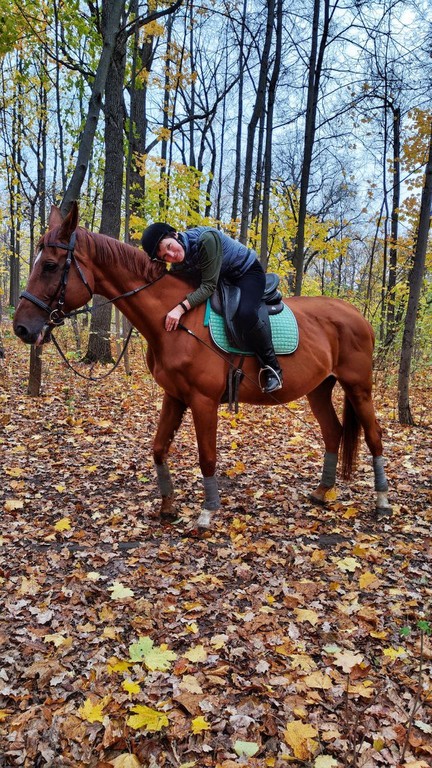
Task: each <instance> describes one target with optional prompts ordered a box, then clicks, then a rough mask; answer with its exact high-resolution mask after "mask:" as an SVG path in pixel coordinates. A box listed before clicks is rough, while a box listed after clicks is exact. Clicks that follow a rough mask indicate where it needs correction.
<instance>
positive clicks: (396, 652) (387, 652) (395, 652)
mask: <svg viewBox="0 0 432 768" xmlns="http://www.w3.org/2000/svg"><path fill="white" fill-rule="evenodd" d="M383 653H384V656H388V657H389V659H392V661H394V660H395V659H398V658H400V656H406V650H405V648H402V646H401V645H400V646H399V648H384V651H383Z"/></svg>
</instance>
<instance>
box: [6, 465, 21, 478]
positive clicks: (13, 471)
mask: <svg viewBox="0 0 432 768" xmlns="http://www.w3.org/2000/svg"><path fill="white" fill-rule="evenodd" d="M4 471H5V473H6V474H7V475H9V477H22V475H24V474H25V470H24V469H23V468H22V467H10V469H6V468H5V470H4Z"/></svg>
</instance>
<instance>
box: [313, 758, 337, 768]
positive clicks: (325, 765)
mask: <svg viewBox="0 0 432 768" xmlns="http://www.w3.org/2000/svg"><path fill="white" fill-rule="evenodd" d="M338 765H339V763H338V761H337V760H335V759H334V757H331V756H330V755H319V757H317V758H315V762H314V768H337V767H338Z"/></svg>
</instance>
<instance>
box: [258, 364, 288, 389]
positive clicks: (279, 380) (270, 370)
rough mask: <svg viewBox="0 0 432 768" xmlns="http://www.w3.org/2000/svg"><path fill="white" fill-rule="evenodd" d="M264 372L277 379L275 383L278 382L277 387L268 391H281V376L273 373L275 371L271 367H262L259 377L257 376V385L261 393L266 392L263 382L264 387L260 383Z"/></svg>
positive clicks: (275, 372)
mask: <svg viewBox="0 0 432 768" xmlns="http://www.w3.org/2000/svg"><path fill="white" fill-rule="evenodd" d="M266 371H268V372H269V373H272V374H273V375H274V376H275V378H276V379H277V382H278V383H277V386H276V387H273V389H271V390H270V391H271V392H276V391H277V390H278V389H282V386H283V385H282V376H281V374H280V373H278V372H277V371H275V369H274V368H272V367H271V365H266V366H264V368H261V370H260V372H259V375H258V382H259V385H260V389H261V392H267V391H268V390H266V389H265V382H264V385H263V382H262V377H263V376H265V373H266Z"/></svg>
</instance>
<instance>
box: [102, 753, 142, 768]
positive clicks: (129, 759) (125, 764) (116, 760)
mask: <svg viewBox="0 0 432 768" xmlns="http://www.w3.org/2000/svg"><path fill="white" fill-rule="evenodd" d="M110 764H111V765H112V766H113V768H143V764H142V763H140V761H139V760H138V758H137V757H135V755H131V754H130V753H129V752H124V753H123V755H118V756H117V757H112V758H111V760H110Z"/></svg>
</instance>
